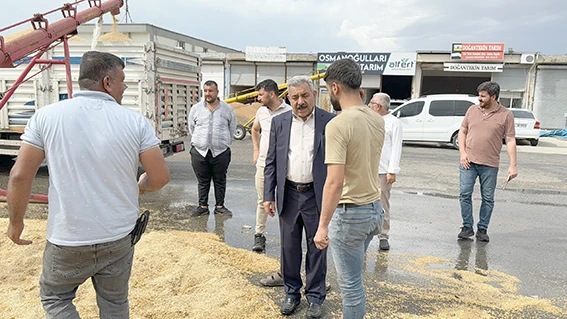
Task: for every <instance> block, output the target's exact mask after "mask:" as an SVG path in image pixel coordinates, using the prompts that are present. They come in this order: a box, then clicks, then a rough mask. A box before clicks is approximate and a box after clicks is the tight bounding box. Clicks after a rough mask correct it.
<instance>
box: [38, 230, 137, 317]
mask: <svg viewBox="0 0 567 319" xmlns="http://www.w3.org/2000/svg"><path fill="white" fill-rule="evenodd" d="M133 258H134V246H132V243H131V237H130V235H128V236H126V237H124V238H122V239H119V240H116V241H113V242H108V243H102V244H96V245H85V246H75V247H71V246H58V245H54V244H52V243H50V242H49V241H48V242H47V244H46V246H45V251H44V253H43V270H42V274H41V279H40V282H39V284H40V290H39V294H40V297H41V303H42V304H43V309H44V310H45V314H46V318H73V319H75V318H80V317H79V313H78V312H77V309H76V308H75V306H74V305H73V299H75V294H76V292H77V289H78V288H79V286H80V285H81V284H82V283H84V282H85V281H86V280H87V279H89V278H90V279H91V281H92V283H93V286H94V289H95V291H96V301H97V304H98V307H99V315H100V318H101V319H110V318H113V319H118V318H124V319H126V318H129V317H130V308H129V305H128V280H129V279H130V273H131V270H132V260H133Z"/></svg>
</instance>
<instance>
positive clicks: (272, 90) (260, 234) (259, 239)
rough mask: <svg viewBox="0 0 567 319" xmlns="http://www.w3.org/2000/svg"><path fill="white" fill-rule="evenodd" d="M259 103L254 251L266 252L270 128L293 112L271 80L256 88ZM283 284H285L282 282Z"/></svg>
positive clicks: (254, 141) (255, 137)
mask: <svg viewBox="0 0 567 319" xmlns="http://www.w3.org/2000/svg"><path fill="white" fill-rule="evenodd" d="M256 90H257V91H258V102H260V103H262V105H263V106H262V107H260V108H259V109H258V111H257V112H256V119H255V120H254V124H253V125H252V144H254V164H256V191H257V192H258V206H257V208H256V233H255V234H254V246H252V250H253V251H256V252H264V251H265V250H266V236H264V232H265V230H266V220H267V218H268V214H267V213H266V211H265V210H264V167H265V166H266V154H267V153H268V146H269V145H270V126H271V125H272V118H273V117H274V116H276V115H278V114H281V113H284V112H287V111H289V110H291V106H289V105H288V104H286V103H285V102H284V101H283V100H282V99H280V98H279V96H278V84H277V83H276V82H275V81H274V80H271V79H267V80H264V81H262V82H260V83H258V85H257V86H256ZM282 284H283V282H282Z"/></svg>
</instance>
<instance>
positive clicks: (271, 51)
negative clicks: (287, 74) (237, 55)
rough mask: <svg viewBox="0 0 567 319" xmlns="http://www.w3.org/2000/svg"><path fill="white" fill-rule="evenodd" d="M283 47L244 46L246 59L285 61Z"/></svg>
mask: <svg viewBox="0 0 567 319" xmlns="http://www.w3.org/2000/svg"><path fill="white" fill-rule="evenodd" d="M286 51H287V50H286V48H285V47H249V46H247V47H246V61H250V62H286V60H287V58H286Z"/></svg>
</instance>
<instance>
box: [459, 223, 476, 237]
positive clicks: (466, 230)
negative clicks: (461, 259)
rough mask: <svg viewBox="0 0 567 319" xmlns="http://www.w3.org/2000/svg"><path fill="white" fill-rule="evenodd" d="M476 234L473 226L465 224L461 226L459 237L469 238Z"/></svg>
mask: <svg viewBox="0 0 567 319" xmlns="http://www.w3.org/2000/svg"><path fill="white" fill-rule="evenodd" d="M472 236H474V231H473V229H472V228H471V227H466V226H463V227H462V228H461V232H460V233H459V235H458V236H457V237H459V238H460V239H469V238H470V237H472Z"/></svg>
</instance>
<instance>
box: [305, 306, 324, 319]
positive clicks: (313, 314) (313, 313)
mask: <svg viewBox="0 0 567 319" xmlns="http://www.w3.org/2000/svg"><path fill="white" fill-rule="evenodd" d="M307 318H308V319H318V318H321V305H320V304H316V303H314V302H310V303H309V308H307Z"/></svg>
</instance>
